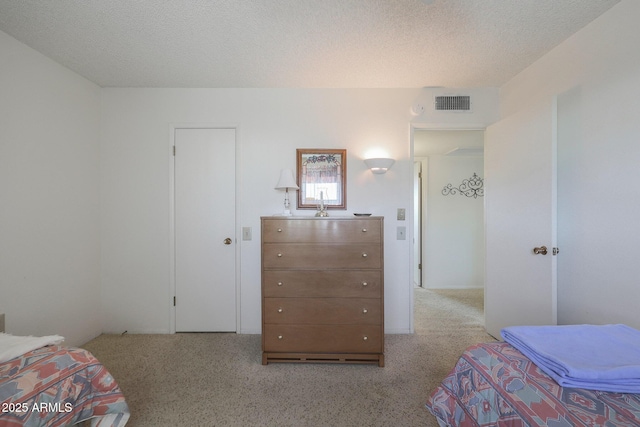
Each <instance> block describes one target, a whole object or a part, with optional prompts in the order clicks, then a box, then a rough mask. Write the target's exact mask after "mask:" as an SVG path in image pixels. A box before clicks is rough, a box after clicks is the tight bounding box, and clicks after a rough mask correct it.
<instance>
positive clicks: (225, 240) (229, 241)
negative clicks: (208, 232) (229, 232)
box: [224, 237, 231, 245]
mask: <svg viewBox="0 0 640 427" xmlns="http://www.w3.org/2000/svg"><path fill="white" fill-rule="evenodd" d="M224 244H225V245H230V244H231V238H229V237H227V238H226V239H224Z"/></svg>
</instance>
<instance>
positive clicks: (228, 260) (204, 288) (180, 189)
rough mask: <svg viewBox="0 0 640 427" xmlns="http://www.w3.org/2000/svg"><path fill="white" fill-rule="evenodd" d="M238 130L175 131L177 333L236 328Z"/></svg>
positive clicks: (234, 329) (231, 329) (230, 330)
mask: <svg viewBox="0 0 640 427" xmlns="http://www.w3.org/2000/svg"><path fill="white" fill-rule="evenodd" d="M235 145H236V132H235V129H206V128H203V129H176V130H175V157H174V162H175V165H174V174H175V175H174V203H175V289H176V307H175V325H176V332H235V331H236V278H235V275H236V249H235V245H236V242H235V205H236V203H235V165H236V161H235V152H236V149H235Z"/></svg>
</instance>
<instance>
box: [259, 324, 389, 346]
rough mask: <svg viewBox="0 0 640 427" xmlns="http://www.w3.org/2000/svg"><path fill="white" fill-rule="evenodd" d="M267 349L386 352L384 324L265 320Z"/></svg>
mask: <svg viewBox="0 0 640 427" xmlns="http://www.w3.org/2000/svg"><path fill="white" fill-rule="evenodd" d="M262 334H263V337H262V338H263V341H262V342H263V351H274V352H319V353H382V351H383V349H382V327H381V326H373V325H274V324H265V325H264V330H263V331H262Z"/></svg>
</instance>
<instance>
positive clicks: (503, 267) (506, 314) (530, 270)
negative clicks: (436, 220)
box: [484, 100, 557, 338]
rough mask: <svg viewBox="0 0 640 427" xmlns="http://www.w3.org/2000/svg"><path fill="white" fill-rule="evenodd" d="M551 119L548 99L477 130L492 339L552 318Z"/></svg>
mask: <svg viewBox="0 0 640 427" xmlns="http://www.w3.org/2000/svg"><path fill="white" fill-rule="evenodd" d="M556 116H557V112H556V102H555V100H550V101H549V102H548V103H544V104H541V105H537V106H534V107H531V108H529V109H527V110H526V111H522V112H518V113H516V114H514V115H512V116H509V117H507V118H506V119H504V120H501V121H500V122H498V123H496V124H494V125H491V126H489V127H488V128H487V130H486V132H485V180H484V184H485V226H486V237H485V245H486V254H485V256H486V261H485V262H486V270H485V328H486V329H487V332H488V333H489V334H491V335H493V336H494V337H496V338H499V337H500V330H501V329H502V328H504V327H507V326H515V325H555V324H556V323H557V314H556V312H557V302H556V301H557V300H556V287H557V277H556V272H557V268H556V265H557V263H556V258H557V256H555V254H554V253H553V248H554V247H555V246H556V164H555V158H556V146H557V123H556ZM543 246H544V247H546V255H544V254H543V253H542V252H544V250H540V249H539V250H537V252H538V254H535V253H534V248H541V247H543Z"/></svg>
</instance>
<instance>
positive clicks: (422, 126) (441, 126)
mask: <svg viewBox="0 0 640 427" xmlns="http://www.w3.org/2000/svg"><path fill="white" fill-rule="evenodd" d="M486 128H487V125H485V124H478V123H409V138H410V143H409V145H410V148H409V150H410V151H409V155H410V156H411V159H410V160H411V163H412V164H413V162H415V157H416V156H415V144H414V133H415V131H416V130H481V131H484V130H485V129H486ZM411 183H412V185H413V180H411ZM412 214H413V213H412ZM412 218H413V217H412ZM409 227H410V230H409V231H408V232H409V235H411V236H413V233H414V230H413V220H412V221H410V223H409ZM412 250H413V249H412ZM422 263H423V266H424V260H422ZM413 269H414V262H413V253H412V254H411V256H410V257H409V272H410V273H409V277H411V278H413ZM423 273H424V272H423ZM408 282H409V301H410V307H411V315H410V316H409V319H410V321H409V329H410V332H411V333H412V334H413V333H414V332H415V329H414V310H415V307H414V305H415V301H414V298H413V280H409V281H408Z"/></svg>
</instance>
